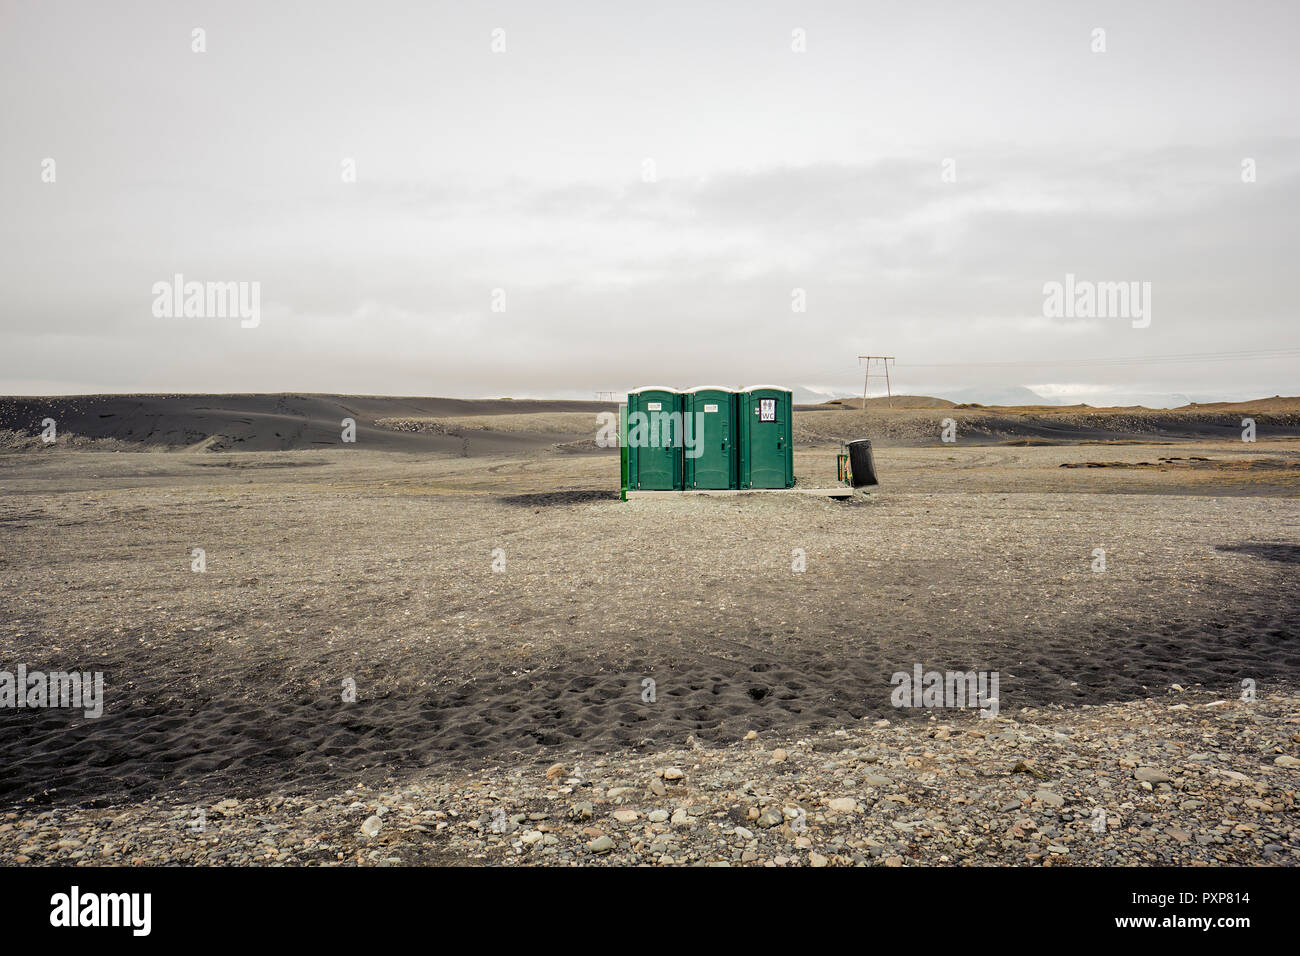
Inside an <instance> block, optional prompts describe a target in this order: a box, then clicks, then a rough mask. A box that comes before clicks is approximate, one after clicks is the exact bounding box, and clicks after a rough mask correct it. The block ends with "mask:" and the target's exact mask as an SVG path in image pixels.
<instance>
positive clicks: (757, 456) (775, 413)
mask: <svg viewBox="0 0 1300 956" xmlns="http://www.w3.org/2000/svg"><path fill="white" fill-rule="evenodd" d="M737 399H738V401H737V404H736V411H737V417H738V419H739V422H738V424H739V435H740V454H739V457H738V459H737V460H738V463H739V478H740V481H739V486H740V487H741V488H793V487H794V447H793V445H794V424H793V422H792V419H791V415H792V414H793V411H794V407H793V406H794V403H793V399H794V396H793V394H792V393H791V392H790V390H789V389H788V388H782V387H781V386H780V385H750V386H748V387H747V388H743V389H741V391H740V394H739V395H738V396H737Z"/></svg>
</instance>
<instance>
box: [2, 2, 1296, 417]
mask: <svg viewBox="0 0 1300 956" xmlns="http://www.w3.org/2000/svg"><path fill="white" fill-rule="evenodd" d="M1098 28H1100V29H1101V30H1104V31H1105V32H1104V44H1105V52H1094V47H1095V46H1097V44H1098V35H1097V34H1096V33H1095V32H1094V31H1096V30H1097V29H1098ZM195 29H201V30H202V31H204V33H203V37H204V42H205V44H206V51H205V52H195V51H194V49H193V46H194V44H195V39H194V33H193V31H194V30H195ZM494 31H501V32H499V33H495V34H494ZM795 31H803V32H802V34H796V33H795ZM799 36H802V37H803V38H804V43H805V45H806V49H805V51H804V52H798V51H797V50H796V49H794V47H797V46H799V45H800V44H799ZM494 38H495V43H496V45H497V46H498V47H500V46H501V44H502V43H504V51H501V52H498V51H494V49H493V45H494ZM1297 49H1300V4H1297V3H1294V2H1278V3H1269V2H1252V3H1246V4H1242V3H1240V2H1178V3H1142V4H1134V3H1115V4H1109V3H1086V4H1085V3H1077V4H1070V3H1041V2H1024V3H1009V2H1003V3H997V2H995V3H991V4H983V3H981V4H973V3H967V2H952V3H938V2H936V3H924V2H917V3H914V2H898V3H888V2H884V3H870V2H845V3H815V2H811V3H810V2H800V3H762V2H753V0H746V2H739V0H737V2H732V3H712V4H700V3H674V2H656V3H631V2H610V0H606V2H592V3H566V2H548V3H537V2H518V3H459V4H451V3H447V4H437V3H428V2H402V3H399V2H382V0H370V2H366V3H357V2H339V3H329V2H314V3H288V2H275V0H264V2H258V3H240V2H224V0H223V2H215V0H214V2H210V3H187V2H174V0H168V2H163V0H155V2H134V3H132V2H115V3H102V2H65V3H57V4H55V3H41V2H31V3H26V2H15V0H0V392H3V393H8V394H38V393H46V394H48V393H65V392H91V391H115V392H134V391H192V392H197V391H226V392H230V391H317V392H363V393H382V394H413V395H452V396H494V395H515V396H556V397H591V396H592V394H593V393H594V392H596V391H604V390H625V389H627V388H628V387H630V386H636V385H640V384H646V383H655V384H658V383H664V384H670V385H679V386H690V385H695V384H701V383H714V382H717V383H724V384H733V385H734V384H741V383H746V382H755V381H762V382H778V383H785V384H789V385H792V386H807V387H814V388H821V389H826V390H835V391H854V390H860V389H861V383H862V373H861V370H860V367H859V365H858V361H857V356H858V355H859V354H861V353H871V354H889V355H894V356H897V366H896V368H895V369H893V370H892V371H891V375H892V376H893V379H894V385H895V390H896V391H898V390H902V391H906V392H912V393H926V394H940V395H945V394H956V393H958V392H959V390H962V389H968V390H969V389H974V390H975V391H976V392H977V393H979V394H984V395H992V394H993V393H994V391H996V390H997V389H999V388H1002V387H1004V386H1011V385H1027V386H1030V387H1034V388H1036V389H1038V390H1039V391H1040V392H1041V393H1042V394H1047V395H1050V396H1053V397H1058V398H1062V399H1071V400H1072V399H1075V398H1077V399H1079V400H1083V401H1089V402H1091V403H1092V404H1105V403H1106V401H1107V400H1109V399H1124V398H1127V397H1131V396H1133V395H1152V396H1160V395H1169V394H1177V395H1185V396H1190V397H1192V398H1196V399H1210V398H1217V397H1224V398H1247V397H1253V396H1258V395H1263V394H1268V395H1272V394H1276V393H1281V394H1297V393H1300V376H1298V375H1297V374H1296V372H1297V368H1300V353H1297V352H1295V351H1293V352H1292V353H1291V354H1290V355H1277V354H1276V353H1275V351H1274V350H1279V349H1286V348H1290V349H1293V350H1296V349H1300V327H1298V326H1297V321H1296V320H1297V308H1296V302H1297V294H1296V286H1297V278H1296V276H1297V271H1298V270H1297V267H1296V263H1297V261H1298V259H1300V241H1298V240H1300V236H1298V227H1297V214H1298V211H1300V148H1298V146H1300V142H1298V140H1297V136H1298V135H1300V97H1297V95H1296V92H1297V90H1298V89H1300V82H1297V81H1298V80H1300V66H1297V62H1298V61H1300V56H1297V52H1296V51H1297ZM48 159H53V160H54V164H53V167H52V168H53V172H54V181H53V182H47V181H44V178H48V174H47V170H48V169H49V168H50V167H49V164H47V163H46V162H45V161H46V160H48ZM1247 159H1249V160H1253V161H1254V169H1255V181H1254V182H1243V161H1244V160H1247ZM946 160H952V163H951V164H948V165H947V166H945V161H946ZM345 161H352V162H354V163H355V170H356V181H355V182H345V181H343V180H344V176H343V171H344V164H345ZM945 169H947V170H948V171H949V172H952V171H954V170H955V181H945V176H944V172H945ZM948 178H949V179H951V178H952V177H951V176H949V177H948ZM178 273H179V274H181V275H183V276H184V277H185V279H186V280H189V281H221V282H226V281H231V282H249V283H251V282H258V283H260V296H261V299H260V305H261V309H260V323H259V324H258V325H257V327H256V328H242V327H241V323H240V322H239V320H238V319H237V318H221V317H215V316H209V317H192V318H176V317H172V318H167V317H161V318H160V317H157V316H155V314H154V309H153V306H154V299H155V296H154V292H153V286H154V284H155V283H157V282H160V281H170V280H171V278H172V277H173V276H174V275H175V274H178ZM1067 274H1074V275H1075V276H1076V277H1077V278H1078V279H1079V280H1085V281H1096V282H1118V281H1132V282H1149V283H1151V300H1150V320H1151V321H1150V324H1149V325H1148V326H1147V327H1145V328H1135V327H1133V323H1132V322H1130V321H1128V320H1127V319H1125V318H1105V319H1077V318H1076V319H1070V318H1055V317H1048V316H1045V315H1044V292H1043V288H1044V284H1045V283H1048V282H1053V281H1057V282H1063V281H1064V280H1065V277H1066V275H1067ZM496 290H501V291H500V292H498V291H496ZM795 290H802V296H803V298H804V302H805V303H806V307H805V311H795V310H794V308H793V305H794V304H796V301H797V299H796V297H797V295H798V294H797V293H796V292H795ZM494 303H495V305H496V307H497V308H498V309H500V307H501V306H502V305H504V311H494ZM1247 350H1253V351H1256V352H1261V353H1264V352H1270V353H1273V354H1267V355H1265V356H1264V358H1263V359H1262V360H1253V361H1247V360H1244V359H1240V358H1234V359H1233V360H1232V361H1218V362H1209V363H1207V362H1203V361H1200V360H1179V361H1169V360H1166V359H1165V358H1164V357H1168V356H1185V355H1188V354H1194V353H1210V352H1243V351H1247ZM1133 356H1152V357H1157V358H1159V359H1160V360H1158V361H1152V362H1150V363H1147V364H1137V363H1122V364H1111V365H1102V364H1087V363H1086V362H1087V360H1096V361H1098V362H1100V361H1102V360H1107V361H1112V362H1113V360H1115V359H1116V358H1121V359H1127V358H1130V357H1133ZM989 362H1016V363H1023V364H1018V365H1015V366H1012V367H1007V368H998V367H990V366H987V365H982V364H978V363H989ZM881 384H882V385H883V380H882V381H881ZM873 386H874V382H873ZM981 390H982V391H981ZM876 391H877V389H876V388H874V387H873V388H872V392H873V393H875V392H876ZM967 397H969V393H967Z"/></svg>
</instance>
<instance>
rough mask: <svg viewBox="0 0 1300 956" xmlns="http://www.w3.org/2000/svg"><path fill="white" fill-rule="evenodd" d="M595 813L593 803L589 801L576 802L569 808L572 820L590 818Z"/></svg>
mask: <svg viewBox="0 0 1300 956" xmlns="http://www.w3.org/2000/svg"><path fill="white" fill-rule="evenodd" d="M594 814H595V810H594V809H593V807H592V805H591V804H590V803H588V802H587V801H585V800H584V801H583V802H581V803H575V804H574V805H573V806H571V807H570V808H569V819H571V820H590V819H591V818H592V816H593V815H594Z"/></svg>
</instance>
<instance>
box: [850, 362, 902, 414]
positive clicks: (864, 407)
mask: <svg viewBox="0 0 1300 956" xmlns="http://www.w3.org/2000/svg"><path fill="white" fill-rule="evenodd" d="M863 359H865V360H866V365H865V367H864V372H863V375H862V410H863V411H866V410H867V382H868V381H869V380H870V378H871V363H872V362H879V363H880V364H881V365H883V366H884V367H885V394H886V395H888V396H889V407H890V408H893V407H894V391H893V388H892V387H891V386H890V384H889V363H890V362H892V361H893V360H894V356H892V355H859V356H858V361H859V362H861V361H862V360H863Z"/></svg>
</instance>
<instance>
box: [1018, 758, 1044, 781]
mask: <svg viewBox="0 0 1300 956" xmlns="http://www.w3.org/2000/svg"><path fill="white" fill-rule="evenodd" d="M1011 772H1012V773H1027V774H1029V775H1030V776H1031V777H1033V778H1034V779H1035V780H1045V779H1046V778H1047V774H1046V773H1045V772H1044V771H1042V770H1039V769H1038V768H1037V767H1036V766H1034V762H1033V761H1032V760H1021V761H1020V762H1019V763H1017V764H1016V765H1015V766H1014V767H1013V768H1012V769H1011Z"/></svg>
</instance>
